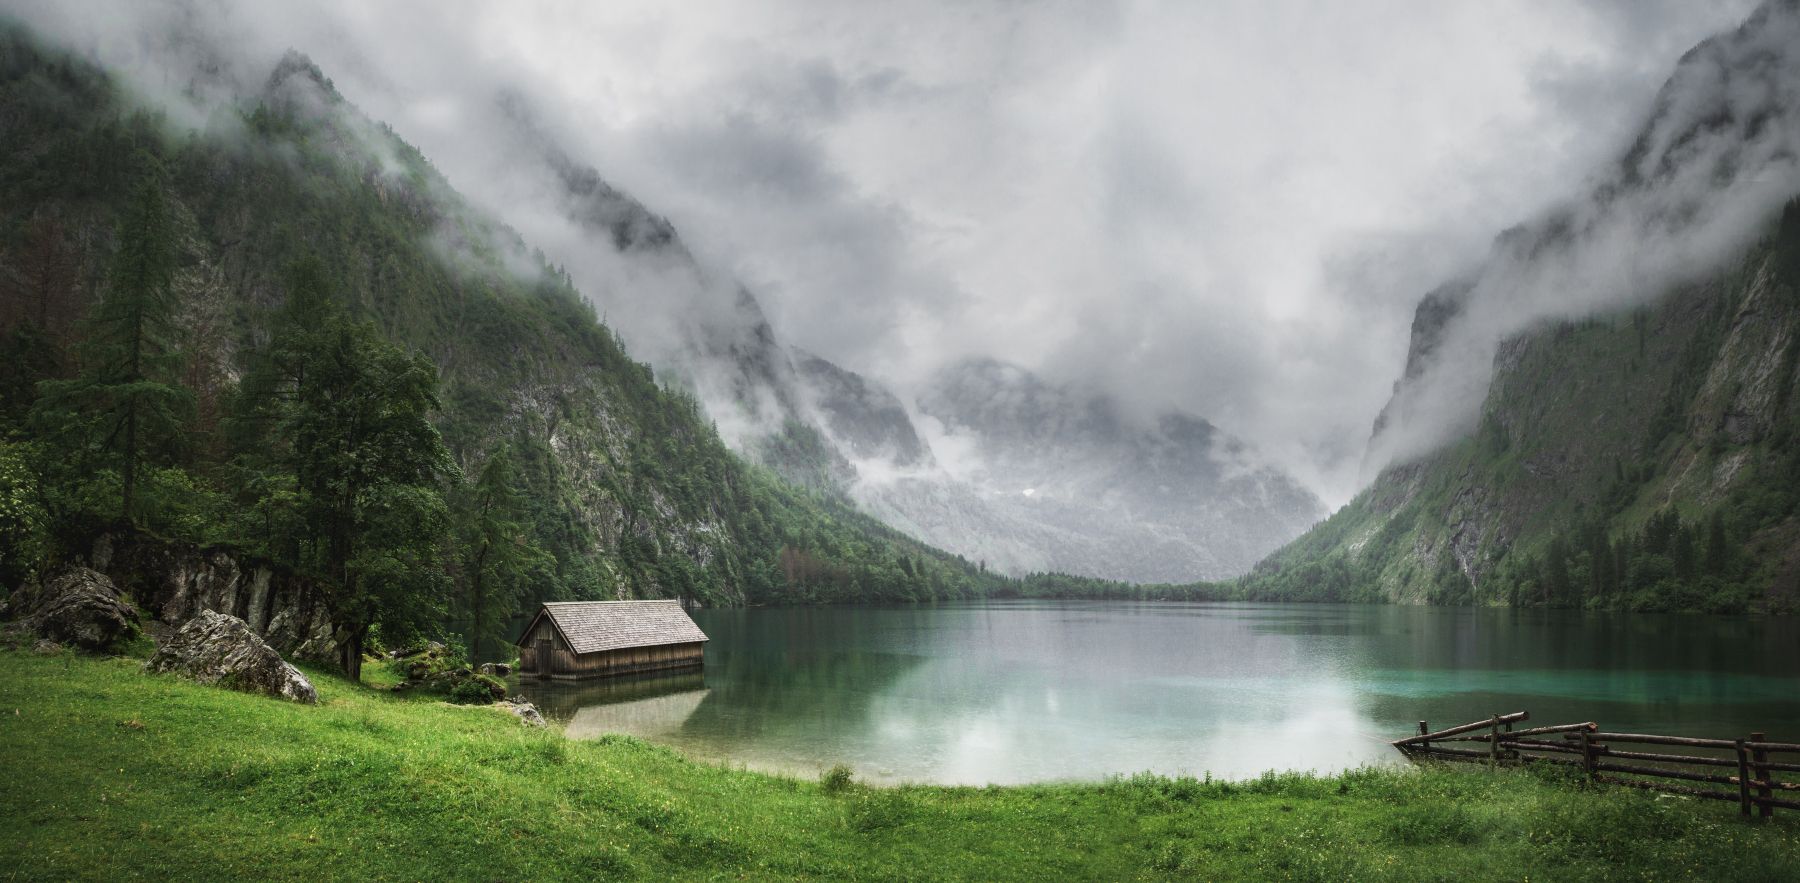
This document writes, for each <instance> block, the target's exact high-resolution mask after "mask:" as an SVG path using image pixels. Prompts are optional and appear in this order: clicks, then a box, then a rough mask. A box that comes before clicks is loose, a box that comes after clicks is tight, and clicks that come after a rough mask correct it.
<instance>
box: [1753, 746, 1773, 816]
mask: <svg viewBox="0 0 1800 883" xmlns="http://www.w3.org/2000/svg"><path fill="white" fill-rule="evenodd" d="M1762 741H1766V740H1765V739H1764V737H1763V734H1762V733H1751V734H1750V744H1751V745H1752V746H1754V745H1755V744H1756V743H1758V742H1762ZM1753 759H1754V760H1755V761H1756V770H1755V772H1756V779H1757V781H1759V782H1762V784H1761V785H1758V786H1756V796H1758V797H1763V798H1772V797H1774V796H1775V779H1774V772H1773V771H1772V770H1770V769H1769V768H1768V767H1767V766H1766V765H1765V764H1767V763H1768V762H1769V752H1767V751H1764V750H1763V749H1761V748H1756V749H1754V754H1753ZM1756 814H1757V815H1759V816H1762V817H1763V818H1765V819H1766V818H1768V817H1769V816H1772V815H1774V814H1775V807H1773V806H1771V805H1770V804H1767V803H1764V804H1762V805H1761V806H1759V807H1758V808H1757V812H1756Z"/></svg>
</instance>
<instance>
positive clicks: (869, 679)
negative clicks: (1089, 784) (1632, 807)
mask: <svg viewBox="0 0 1800 883" xmlns="http://www.w3.org/2000/svg"><path fill="white" fill-rule="evenodd" d="M694 619H695V621H696V622H698V623H699V625H700V627H701V628H702V629H704V630H705V631H706V633H707V635H708V636H709V637H710V638H711V639H712V640H711V642H710V643H709V644H708V645H707V650H706V665H705V667H704V669H703V670H701V671H690V672H688V673H684V674H675V675H665V676H650V677H639V678H631V679H623V680H603V681H591V682H581V683H574V684H570V683H560V682H558V683H551V682H541V681H525V682H524V683H523V684H522V685H521V687H520V692H521V693H522V694H523V695H524V696H525V697H526V698H528V699H530V700H532V701H533V702H536V703H538V705H539V706H540V707H541V708H542V709H543V711H544V713H545V714H546V715H547V716H549V717H551V718H553V719H556V720H559V721H561V722H562V723H563V724H564V726H565V732H566V733H567V734H568V736H569V737H571V738H577V739H581V738H594V737H598V736H601V735H604V734H607V733H625V734H630V735H633V736H637V737H640V738H643V739H645V740H648V741H650V742H654V743H657V744H661V745H666V746H669V747H672V748H674V749H677V750H679V751H680V752H682V753H684V754H686V755H688V756H690V757H693V758H696V759H699V760H703V761H708V762H715V763H727V764H730V765H732V766H742V767H747V768H750V769H756V770H764V771H770V772H781V773H789V774H794V775H802V776H809V777H810V776H816V775H818V774H819V772H820V771H822V770H824V769H827V768H830V767H832V766H836V765H840V764H841V765H843V766H846V767H848V768H850V769H851V770H852V771H853V773H854V774H855V776H856V777H857V779H859V780H862V781H867V782H872V783H900V782H918V783H937V784H963V785H985V784H1018V783H1028V782H1045V781H1067V780H1099V779H1104V778H1106V777H1108V776H1114V775H1129V774H1132V773H1136V772H1143V771H1149V772H1154V773H1159V774H1164V775H1190V776H1207V775H1210V776H1212V777H1214V778H1230V779H1241V778H1248V777H1253V776H1256V775H1258V774H1260V773H1262V772H1264V771H1268V770H1313V771H1318V772H1322V773H1323V772H1332V771H1337V770H1342V769H1346V768H1352V767H1357V766H1363V765H1367V764H1387V763H1400V762H1402V759H1401V758H1400V756H1399V754H1398V753H1397V752H1396V751H1395V750H1394V749H1393V748H1392V747H1390V746H1389V744H1388V742H1389V740H1392V739H1397V738H1401V737H1403V736H1407V735H1410V734H1413V733H1416V732H1417V730H1418V723H1419V721H1421V720H1424V721H1428V722H1429V723H1430V725H1431V727H1432V729H1440V728H1444V727H1449V726H1453V725H1455V724H1461V723H1467V722H1471V721H1475V720H1480V719H1484V718H1487V717H1490V716H1492V715H1495V714H1504V713H1508V712H1514V711H1529V712H1530V713H1531V723H1530V724H1528V725H1527V726H1537V725H1544V724H1553V723H1573V722H1578V721H1596V722H1598V723H1599V724H1600V725H1601V727H1602V728H1603V729H1607V730H1612V731H1631V732H1640V733H1661V734H1668V735H1689V736H1704V737H1715V738H1737V737H1742V736H1745V735H1747V734H1749V733H1750V732H1751V731H1753V730H1754V731H1763V732H1766V733H1767V734H1768V737H1769V738H1770V739H1774V740H1786V741H1800V623H1797V622H1795V621H1794V620H1793V619H1792V618H1759V617H1744V616H1701V615H1674V614H1671V615H1660V614H1607V613H1583V612H1578V611H1562V610H1548V611H1541V610H1510V609H1472V608H1429V607H1395V606H1363V605H1297V604H1288V605H1274V604H1182V603H1152V602H1083V601H994V602H973V603H956V604H935V605H921V606H907V607H806V608H752V609H719V610H699V611H695V612H694Z"/></svg>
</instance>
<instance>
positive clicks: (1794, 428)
mask: <svg viewBox="0 0 1800 883" xmlns="http://www.w3.org/2000/svg"><path fill="white" fill-rule="evenodd" d="M1796 255H1800V202H1796V203H1792V204H1790V206H1789V208H1788V210H1787V212H1786V214H1785V216H1784V218H1783V220H1782V221H1781V222H1780V223H1779V224H1778V225H1776V226H1775V227H1774V228H1773V229H1772V230H1771V231H1770V234H1769V235H1768V236H1767V237H1766V238H1765V239H1763V240H1762V241H1761V242H1760V243H1759V244H1757V245H1756V246H1754V247H1753V248H1752V249H1751V250H1750V251H1749V252H1748V253H1747V254H1745V255H1744V256H1742V257H1741V258H1740V259H1738V260H1737V261H1735V262H1733V263H1732V264H1731V265H1730V266H1729V267H1728V268H1727V269H1725V270H1722V271H1719V272H1718V273H1716V274H1714V275H1713V276H1712V277H1710V278H1708V279H1706V280H1704V281H1701V282H1698V283H1693V284H1689V285H1686V286H1683V287H1681V288H1679V289H1678V290H1676V291H1674V292H1672V293H1671V294H1669V295H1668V296H1666V297H1664V298H1663V299H1661V300H1660V301H1658V302H1656V303H1655V304H1653V305H1651V306H1648V307H1644V308H1641V309H1637V310H1633V311H1629V312H1625V313H1616V314H1611V315H1608V316H1604V317H1598V318H1591V319H1586V320H1581V321H1553V322H1547V323H1545V324H1544V325H1542V326H1540V327H1538V328H1535V329H1533V330H1531V331H1528V332H1525V333H1522V334H1519V335H1515V336H1513V337H1510V338H1508V339H1507V340H1505V341H1503V342H1502V343H1501V345H1500V346H1499V348H1498V350H1497V354H1496V356H1495V360H1494V365H1493V379H1492V382H1491V384H1490V386H1489V389H1488V391H1487V394H1486V396H1485V398H1484V400H1483V402H1482V405H1481V409H1480V410H1481V415H1482V416H1481V421H1480V424H1479V428H1478V429H1477V430H1476V431H1475V432H1474V433H1472V434H1471V435H1470V436H1468V437H1465V438H1463V439H1460V440H1458V441H1456V442H1454V443H1452V444H1450V445H1448V446H1446V447H1444V448H1442V449H1440V450H1438V451H1436V452H1433V453H1432V454H1429V455H1426V456H1424V457H1422V458H1419V459H1416V460H1414V461H1412V462H1409V463H1406V464H1403V465H1400V466H1395V467H1390V468H1389V469H1387V470H1385V471H1384V472H1383V473H1382V474H1381V475H1380V477H1379V478H1378V479H1377V480H1376V481H1375V482H1374V484H1373V485H1372V486H1371V487H1370V488H1369V489H1368V490H1366V491H1364V492H1363V493H1362V494H1360V495H1359V496H1358V497H1357V498H1356V499H1355V500H1354V501H1352V502H1351V503H1350V504H1349V505H1348V506H1346V507H1345V508H1344V509H1342V510H1341V511H1339V512H1337V513H1336V514H1334V515H1333V516H1332V517H1331V518H1330V519H1329V520H1327V521H1326V522H1325V523H1323V524H1322V525H1320V526H1319V527H1318V528H1316V529H1315V530H1313V531H1312V532H1310V533H1308V534H1307V535H1306V536H1304V537H1302V538H1301V539H1300V540H1297V541H1296V542H1294V543H1293V544H1291V545H1290V546H1288V547H1286V548H1284V549H1283V550H1282V551H1281V552H1279V553H1277V554H1276V555H1273V556H1271V557H1270V558H1269V559H1267V560H1266V561H1264V562H1262V563H1261V564H1259V565H1258V566H1257V568H1256V569H1255V571H1253V572H1252V574H1251V575H1250V576H1249V577H1248V578H1246V580H1245V584H1246V585H1247V586H1248V587H1250V588H1251V589H1252V591H1253V592H1255V593H1262V594H1270V595H1276V596H1301V597H1321V598H1324V597H1331V598H1353V599H1359V600H1387V601H1399V602H1408V603H1425V602H1467V601H1475V602H1479V603H1509V604H1544V603H1548V604H1553V605H1564V606H1603V607H1626V608H1635V609H1717V610H1745V609H1769V610H1785V609H1791V608H1793V607H1794V606H1795V604H1796V602H1797V601H1800V594H1797V592H1796V580H1797V577H1800V509H1797V508H1796V507H1797V506H1800V499H1797V497H1796V490H1795V483H1796V482H1800V412H1797V410H1796V407H1795V397H1796V393H1797V392H1800V343H1797V341H1800V261H1796V259H1795V256H1796Z"/></svg>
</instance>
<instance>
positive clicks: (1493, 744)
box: [1488, 714, 1500, 766]
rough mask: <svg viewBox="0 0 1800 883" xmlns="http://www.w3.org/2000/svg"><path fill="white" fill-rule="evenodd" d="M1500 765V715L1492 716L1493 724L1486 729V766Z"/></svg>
mask: <svg viewBox="0 0 1800 883" xmlns="http://www.w3.org/2000/svg"><path fill="white" fill-rule="evenodd" d="M1499 765H1500V715H1497V714H1496V715H1494V723H1493V724H1492V725H1491V726H1489V727H1488V766H1499Z"/></svg>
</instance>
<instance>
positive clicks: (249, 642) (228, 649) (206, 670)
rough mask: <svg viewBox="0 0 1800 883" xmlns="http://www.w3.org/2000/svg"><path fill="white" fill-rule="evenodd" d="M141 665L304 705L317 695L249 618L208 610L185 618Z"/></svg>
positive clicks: (313, 700) (309, 682)
mask: <svg viewBox="0 0 1800 883" xmlns="http://www.w3.org/2000/svg"><path fill="white" fill-rule="evenodd" d="M144 669H145V670H146V671H163V672H174V673H176V674H179V675H181V676H183V677H186V678H190V679H192V680H195V681H198V682H200V683H202V684H216V685H218V686H221V687H228V688H230V689H233V690H243V691H245V692H247V693H262V694H265V695H268V696H274V697H277V698H280V699H289V700H292V701H294V702H304V703H306V704H309V705H310V704H313V703H315V702H318V701H319V693H318V691H317V690H314V689H313V685H312V682H311V681H308V680H307V679H306V676H305V675H303V674H301V673H300V670H299V669H297V668H295V667H293V666H292V665H289V664H288V663H287V661H286V660H283V659H282V658H281V654H280V653H277V652H275V649H274V648H273V647H270V646H269V645H268V644H266V643H264V642H263V639H262V638H261V637H259V636H257V634H256V632H255V631H253V630H252V629H251V628H250V626H249V625H248V624H246V623H245V622H244V621H243V620H241V619H238V618H237V617H235V616H229V615H227V614H224V613H215V612H213V611H210V610H208V611H204V612H202V613H201V614H200V615H199V616H196V617H194V618H193V619H190V620H188V622H187V624H186V625H183V626H182V627H181V629H180V630H179V631H177V632H175V634H173V635H171V636H170V637H169V639H168V640H167V641H164V642H163V643H162V645H161V646H159V647H157V648H156V654H155V655H154V656H151V657H150V661H149V662H146V663H144Z"/></svg>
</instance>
